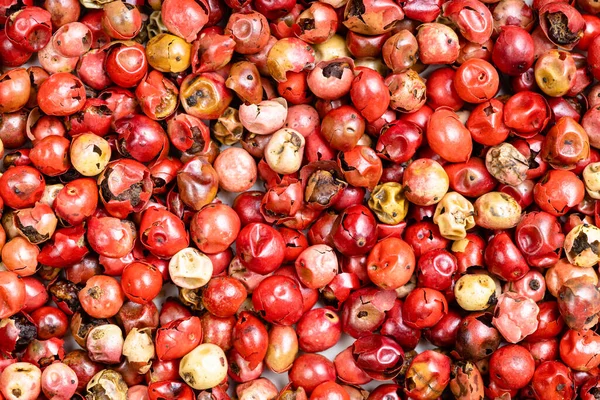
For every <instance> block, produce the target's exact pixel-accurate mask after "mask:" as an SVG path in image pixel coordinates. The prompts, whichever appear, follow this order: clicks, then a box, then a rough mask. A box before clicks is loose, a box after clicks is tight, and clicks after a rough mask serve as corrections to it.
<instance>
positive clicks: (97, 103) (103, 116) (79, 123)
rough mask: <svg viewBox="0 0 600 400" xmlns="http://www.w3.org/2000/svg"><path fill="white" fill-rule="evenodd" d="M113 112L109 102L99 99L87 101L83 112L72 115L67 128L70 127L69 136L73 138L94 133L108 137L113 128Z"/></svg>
mask: <svg viewBox="0 0 600 400" xmlns="http://www.w3.org/2000/svg"><path fill="white" fill-rule="evenodd" d="M111 121H112V111H111V110H110V109H109V108H108V106H107V102H106V101H104V100H100V99H97V98H92V99H87V100H86V101H85V105H84V106H83V108H82V109H81V111H79V112H77V113H75V114H73V115H70V116H69V117H68V119H67V126H70V130H69V135H71V136H72V137H74V136H77V135H79V134H83V133H88V132H91V133H94V134H96V135H98V136H106V135H107V134H108V133H109V131H110V127H111Z"/></svg>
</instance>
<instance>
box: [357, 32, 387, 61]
mask: <svg viewBox="0 0 600 400" xmlns="http://www.w3.org/2000/svg"><path fill="white" fill-rule="evenodd" d="M389 37H390V34H389V33H388V32H386V33H382V34H380V35H373V36H371V35H368V36H367V35H361V34H359V33H356V32H352V31H348V33H347V34H346V47H348V51H349V52H350V54H352V55H353V56H354V57H377V56H379V55H380V54H381V49H382V47H383V45H384V43H385V41H386V40H387V39H388V38H389Z"/></svg>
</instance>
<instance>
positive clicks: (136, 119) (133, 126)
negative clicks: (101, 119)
mask: <svg viewBox="0 0 600 400" xmlns="http://www.w3.org/2000/svg"><path fill="white" fill-rule="evenodd" d="M115 131H116V132H117V133H118V134H119V137H118V146H119V147H118V150H119V152H121V153H122V154H123V155H126V156H130V157H131V158H133V159H135V160H137V161H139V162H141V163H147V162H150V161H152V160H154V159H156V157H158V156H159V155H162V154H163V153H166V152H168V150H169V144H168V139H167V134H166V133H165V131H164V130H163V128H162V127H161V126H160V124H159V123H158V122H156V121H154V120H152V119H150V118H148V117H146V116H145V115H140V114H135V115H130V116H127V117H125V118H121V119H119V120H118V121H117V122H115Z"/></svg>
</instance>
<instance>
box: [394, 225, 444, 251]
mask: <svg viewBox="0 0 600 400" xmlns="http://www.w3.org/2000/svg"><path fill="white" fill-rule="evenodd" d="M403 236H404V240H405V241H406V242H407V243H408V244H409V245H410V246H411V247H412V249H413V251H414V252H415V257H417V258H419V257H421V255H423V254H425V253H427V252H428V251H431V250H434V249H443V248H446V247H447V246H448V244H449V243H450V241H449V240H448V239H446V238H445V237H443V236H442V235H441V234H440V229H439V228H438V226H437V225H435V224H434V223H433V222H429V221H423V222H417V223H415V224H413V225H409V226H407V227H406V229H405V230H404V235H403Z"/></svg>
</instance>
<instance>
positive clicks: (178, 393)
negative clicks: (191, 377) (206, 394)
mask: <svg viewBox="0 0 600 400" xmlns="http://www.w3.org/2000/svg"><path fill="white" fill-rule="evenodd" d="M195 398H196V396H195V394H194V391H193V390H192V388H191V387H189V386H188V385H186V384H185V383H183V382H177V381H161V382H153V383H151V384H150V385H148V399H149V400H175V399H177V400H194V399H195Z"/></svg>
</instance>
